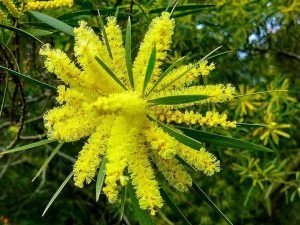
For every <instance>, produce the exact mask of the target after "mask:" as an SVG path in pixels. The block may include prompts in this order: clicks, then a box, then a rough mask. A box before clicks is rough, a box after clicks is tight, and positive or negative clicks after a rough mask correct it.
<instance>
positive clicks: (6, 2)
mask: <svg viewBox="0 0 300 225" xmlns="http://www.w3.org/2000/svg"><path fill="white" fill-rule="evenodd" d="M1 3H2V4H3V6H4V7H5V8H6V9H7V11H8V12H9V14H11V16H13V17H15V18H19V17H20V16H21V15H22V13H23V12H24V11H27V10H42V9H57V8H61V7H72V6H73V5H74V0H50V1H36V0H26V1H21V3H19V4H16V2H15V1H13V0H1ZM2 14H4V12H3V11H2V10H1V9H0V22H1V21H2V18H3V15H2ZM6 17H7V16H6Z"/></svg>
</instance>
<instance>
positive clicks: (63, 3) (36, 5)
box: [25, 0, 74, 10]
mask: <svg viewBox="0 0 300 225" xmlns="http://www.w3.org/2000/svg"><path fill="white" fill-rule="evenodd" d="M73 5H74V1H73V0H50V1H35V0H33V1H29V2H28V3H27V4H26V6H25V8H26V9H27V10H41V9H56V8H60V7H72V6H73Z"/></svg>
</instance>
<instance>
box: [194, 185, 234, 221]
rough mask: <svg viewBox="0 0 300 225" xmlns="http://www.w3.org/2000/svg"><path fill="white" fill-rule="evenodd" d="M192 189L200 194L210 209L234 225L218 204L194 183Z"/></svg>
mask: <svg viewBox="0 0 300 225" xmlns="http://www.w3.org/2000/svg"><path fill="white" fill-rule="evenodd" d="M192 189H193V190H194V191H195V192H196V193H197V194H198V196H199V197H200V198H201V199H204V200H205V201H206V202H207V203H208V205H209V206H210V207H212V208H213V209H214V210H216V211H217V213H218V214H219V215H220V216H221V217H222V218H223V219H224V220H225V221H226V222H227V223H228V224H230V225H233V223H232V222H231V221H230V220H229V219H228V217H227V216H226V215H225V214H224V213H223V212H222V211H221V210H220V209H219V208H218V207H217V206H216V204H215V203H214V202H213V201H212V200H211V199H210V198H209V196H208V195H207V194H206V193H205V192H204V191H203V190H202V189H201V188H200V187H199V186H198V185H197V184H196V182H194V181H193V185H192Z"/></svg>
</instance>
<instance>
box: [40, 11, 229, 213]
mask: <svg viewBox="0 0 300 225" xmlns="http://www.w3.org/2000/svg"><path fill="white" fill-rule="evenodd" d="M174 26H175V21H174V19H172V18H170V14H169V13H167V12H164V13H162V15H161V16H159V17H157V18H155V19H154V20H153V21H152V23H151V24H150V28H149V30H148V32H147V33H146V35H145V38H144V41H143V42H142V44H141V46H140V49H139V51H138V54H137V57H136V59H135V61H134V63H133V66H132V71H133V78H134V79H133V80H134V84H133V85H132V82H130V78H129V77H130V74H129V72H128V71H129V70H130V69H129V68H128V65H127V64H126V60H127V59H128V58H126V50H125V48H124V47H123V41H122V32H121V29H120V27H119V26H118V25H117V23H116V18H114V17H109V18H108V19H107V24H106V26H105V27H104V29H105V30H103V31H102V36H106V38H103V39H99V37H98V36H97V35H96V34H95V33H94V31H93V30H92V29H91V28H90V27H88V26H87V23H86V22H80V24H79V27H77V28H75V29H74V34H75V47H74V52H75V56H76V58H77V63H76V64H78V65H79V66H80V68H79V67H77V66H76V65H75V63H74V62H72V61H71V60H70V59H69V58H68V56H67V55H66V54H65V53H64V52H62V51H61V50H58V49H51V48H50V46H49V45H45V46H44V47H43V48H42V49H41V51H40V53H41V55H42V56H44V57H45V66H46V68H47V69H48V70H49V71H50V72H53V73H55V74H56V75H57V76H58V77H59V78H60V79H61V80H62V81H63V82H64V83H65V85H62V86H59V87H58V97H57V100H58V103H59V104H60V106H58V107H56V108H54V109H52V110H50V111H48V112H47V113H46V114H45V116H44V119H45V126H46V128H47V129H48V134H49V136H50V137H52V138H55V139H57V140H58V141H63V142H71V141H77V140H79V139H81V138H83V137H89V138H88V140H87V142H86V143H85V145H84V146H83V148H82V150H81V152H80V153H79V156H78V159H77V161H76V162H75V165H74V181H75V185H76V186H78V187H83V186H84V184H85V183H86V184H88V183H90V182H91V181H92V179H93V177H94V176H95V175H96V172H97V169H98V168H99V165H100V164H101V162H102V161H103V159H104V158H105V160H106V161H107V163H106V177H105V186H104V188H103V192H104V193H105V195H106V196H107V198H108V200H109V202H111V203H113V202H116V201H117V199H118V194H119V191H120V188H121V187H122V186H124V185H126V183H127V182H128V181H129V180H130V182H132V184H133V186H134V188H135V190H136V195H137V197H138V199H139V204H140V207H141V208H142V209H145V210H149V211H150V212H151V214H154V213H155V212H156V210H157V209H158V208H160V207H162V205H163V200H162V197H161V195H160V191H159V184H158V182H157V181H156V179H155V172H154V170H153V165H155V166H156V167H157V169H158V171H160V172H161V173H162V175H163V176H164V177H165V178H166V180H167V181H168V182H169V184H170V185H172V186H173V187H174V188H176V189H177V190H179V191H187V190H188V188H189V187H190V186H191V185H192V179H191V176H190V175H189V174H188V172H187V171H186V170H185V168H184V166H183V165H181V164H180V162H179V161H178V159H177V157H180V158H182V159H183V160H185V161H186V162H187V163H189V164H190V165H191V166H193V167H194V168H195V169H197V170H199V171H202V172H203V173H204V174H206V175H213V174H214V173H215V172H219V170H220V163H219V161H218V160H217V159H216V158H215V156H213V155H212V154H211V153H209V152H208V151H206V150H205V149H204V148H201V149H192V148H190V147H188V146H185V145H183V144H181V143H180V142H179V141H177V140H176V139H175V138H174V137H172V136H170V135H169V134H168V133H166V132H165V130H164V129H163V128H161V127H160V126H159V124H158V122H157V120H161V121H165V122H167V123H177V124H182V123H183V124H186V125H192V124H196V123H198V124H199V125H201V126H222V127H235V122H230V121H228V120H227V116H226V114H219V113H217V112H207V113H206V115H205V116H202V115H201V114H199V113H197V112H193V111H188V110H187V109H186V107H187V106H193V105H200V104H207V103H217V102H224V101H228V100H231V99H232V98H233V94H234V88H233V87H232V86H230V85H227V86H224V85H208V86H199V85H198V86H193V85H194V84H196V82H195V81H196V79H197V78H198V76H199V75H203V76H206V75H208V74H209V71H211V70H212V69H213V68H214V65H213V64H208V62H207V61H204V60H203V61H200V62H198V63H195V64H189V65H182V66H178V68H175V69H173V70H172V71H171V72H170V73H169V74H168V75H167V76H166V77H165V79H162V80H161V82H160V83H159V85H157V87H156V88H153V87H154V85H155V83H156V82H157V81H158V80H159V79H160V76H161V75H162V73H163V70H162V65H163V60H164V59H165V58H166V56H167V51H168V50H169V48H170V45H171V38H172V35H173V30H174ZM154 46H155V47H154ZM153 49H155V53H156V57H155V62H154V69H153V72H152V76H151V78H150V80H149V84H148V86H146V88H145V79H146V78H145V74H146V73H147V71H148V65H149V61H150V60H149V59H150V58H151V55H152V54H151V52H153ZM96 59H99V60H100V61H101V62H103V63H104V65H105V66H104V65H103V64H101V63H99V60H96ZM183 72H184V73H185V76H182V77H180V76H181V74H182V73H183ZM112 74H113V75H114V76H112ZM178 77H179V78H178ZM177 78H178V79H177ZM174 79H175V80H174ZM116 81H117V82H116ZM170 81H172V85H168V84H169V83H170ZM143 89H145V90H143ZM150 90H153V91H152V92H151V93H150ZM178 95H207V96H208V98H206V99H203V100H199V101H198V100H197V101H192V102H189V103H186V104H176V105H172V106H170V105H164V104H152V103H153V100H155V99H157V98H161V97H166V96H173V97H174V96H178ZM169 125H171V124H169ZM173 129H175V128H173ZM178 132H179V131H178Z"/></svg>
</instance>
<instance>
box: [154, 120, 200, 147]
mask: <svg viewBox="0 0 300 225" xmlns="http://www.w3.org/2000/svg"><path fill="white" fill-rule="evenodd" d="M148 118H149V119H150V120H152V121H155V122H156V123H157V124H158V125H159V126H160V127H161V128H162V129H163V130H164V131H165V132H167V133H168V134H169V135H171V136H172V137H174V138H175V139H176V140H178V141H179V142H180V143H182V144H184V145H186V146H189V147H191V148H193V149H196V150H199V149H200V148H201V147H202V144H201V143H200V142H198V141H197V140H195V139H192V138H190V137H188V136H186V135H185V134H183V133H181V131H179V130H175V129H173V128H171V127H169V126H167V125H165V124H163V123H161V122H159V121H158V120H155V119H154V118H152V117H150V116H148Z"/></svg>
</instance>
